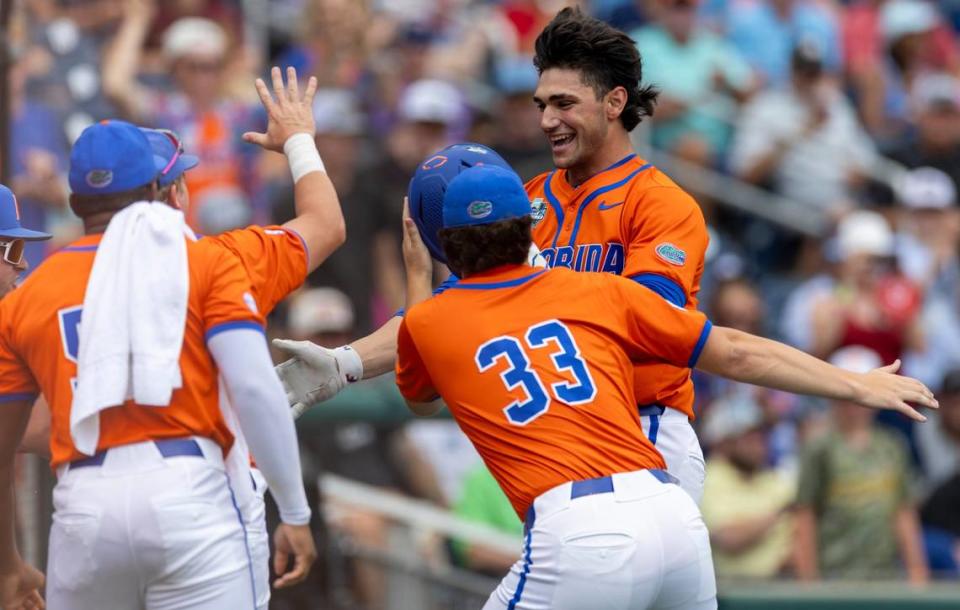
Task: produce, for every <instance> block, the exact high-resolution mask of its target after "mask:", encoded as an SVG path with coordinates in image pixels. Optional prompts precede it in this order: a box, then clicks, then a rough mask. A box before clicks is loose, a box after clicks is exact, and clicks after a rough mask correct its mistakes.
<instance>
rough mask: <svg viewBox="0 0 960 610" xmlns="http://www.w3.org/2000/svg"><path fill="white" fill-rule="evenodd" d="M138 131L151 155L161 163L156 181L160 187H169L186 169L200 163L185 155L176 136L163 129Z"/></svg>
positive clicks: (197, 159) (192, 156)
mask: <svg viewBox="0 0 960 610" xmlns="http://www.w3.org/2000/svg"><path fill="white" fill-rule="evenodd" d="M140 131H142V132H143V135H145V136H147V140H148V141H149V142H150V148H152V149H153V154H154V156H156V157H159V158H160V159H161V160H162V161H163V167H161V168H160V177H159V178H158V181H159V182H160V186H161V187H164V186H170V185H171V184H173V182H174V181H175V180H176V179H177V178H179V177H180V176H182V175H183V173H184V172H185V171H187V170H188V169H193V168H194V167H196V166H197V164H198V163H200V158H199V157H197V156H196V155H187V154H184V152H183V143H182V142H181V141H180V138H178V137H177V134H175V133H173V132H172V131H166V130H163V129H149V128H147V127H141V128H140Z"/></svg>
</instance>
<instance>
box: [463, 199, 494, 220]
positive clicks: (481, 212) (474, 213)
mask: <svg viewBox="0 0 960 610" xmlns="http://www.w3.org/2000/svg"><path fill="white" fill-rule="evenodd" d="M491 213H493V204H492V203H491V202H489V201H474V202H473V203H471V204H470V205H468V206H467V215H468V216H470V218H473V219H476V220H479V219H481V218H486V217H487V216H489V215H490V214H491Z"/></svg>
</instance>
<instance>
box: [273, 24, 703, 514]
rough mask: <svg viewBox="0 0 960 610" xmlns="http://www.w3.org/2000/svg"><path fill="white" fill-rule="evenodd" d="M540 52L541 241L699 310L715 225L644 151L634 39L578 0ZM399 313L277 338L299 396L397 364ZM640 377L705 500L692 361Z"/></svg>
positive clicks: (640, 368)
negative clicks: (544, 159)
mask: <svg viewBox="0 0 960 610" xmlns="http://www.w3.org/2000/svg"><path fill="white" fill-rule="evenodd" d="M536 51H537V52H536V57H535V60H534V63H535V64H536V67H537V69H538V71H539V72H540V81H539V85H538V88H537V90H536V92H535V96H534V100H535V102H536V103H537V105H538V106H539V107H540V109H541V112H542V114H541V128H542V129H543V131H544V133H545V134H546V135H547V137H548V138H549V140H550V144H551V147H552V151H553V159H554V164H555V165H556V167H557V169H555V170H554V171H552V172H549V173H545V174H542V175H540V176H538V177H536V178H534V179H533V180H531V181H530V182H529V183H528V184H527V186H526V188H527V193H528V195H529V198H530V200H531V206H532V212H531V213H532V218H533V238H534V243H535V245H536V246H538V247H539V249H540V251H541V255H542V256H543V258H544V259H545V260H546V263H547V265H548V266H551V267H567V268H570V269H573V270H574V271H596V272H605V273H613V274H615V275H622V276H625V277H629V278H631V279H632V280H633V281H635V282H637V283H639V284H641V285H643V286H646V287H647V288H649V289H651V290H653V291H654V292H656V293H658V294H660V295H661V296H662V297H663V298H664V299H665V300H667V301H668V302H670V303H672V304H674V305H677V306H679V307H685V308H687V309H690V310H694V309H696V304H697V292H698V291H699V289H700V276H701V275H702V272H703V262H704V254H705V252H706V248H707V243H708V236H707V230H706V224H705V222H704V219H703V214H702V213H701V211H700V208H699V206H698V205H697V204H696V202H695V201H694V200H693V198H691V197H690V196H689V195H688V194H687V193H685V192H684V191H683V190H682V189H680V188H679V187H678V186H677V185H676V184H674V183H673V181H671V180H670V179H669V178H668V177H667V176H666V175H664V174H663V173H662V172H660V171H659V170H658V169H656V168H655V167H652V166H651V165H650V164H649V163H646V162H645V161H643V160H642V159H640V158H639V157H637V156H636V154H634V152H633V149H632V146H631V143H630V131H632V130H633V128H634V127H636V125H637V124H638V123H639V122H640V120H641V118H642V117H643V116H647V115H650V114H652V112H653V105H654V102H655V99H656V92H655V91H653V90H652V89H651V88H650V87H646V88H642V87H641V86H640V82H641V63H640V56H639V53H638V52H637V49H636V46H635V45H634V43H633V41H632V40H631V39H630V38H629V37H628V36H627V35H626V34H624V33H623V32H620V31H618V30H616V29H613V28H611V27H610V26H608V25H607V24H605V23H603V22H601V21H599V20H596V19H593V18H591V17H588V16H586V15H583V14H582V13H581V12H580V11H579V10H577V9H564V10H562V11H560V12H559V13H558V14H557V16H556V17H555V18H554V20H553V21H552V22H551V23H550V24H549V25H548V26H547V27H546V28H545V29H544V31H543V32H542V33H541V34H540V36H539V38H538V39H537V45H536ZM438 169H439V170H440V171H442V168H438ZM423 218H439V215H438V214H436V213H435V211H434V213H432V214H424V215H423V216H422V217H419V216H418V217H416V219H417V220H418V221H419V222H420V227H421V229H423V232H424V235H425V237H424V239H425V240H426V241H427V242H430V241H431V240H433V239H435V237H434V236H435V235H436V231H437V229H438V228H439V227H438V226H437V225H436V224H435V223H432V224H431V223H429V222H425V221H424V220H423ZM399 324H400V321H399V318H395V319H393V320H391V321H389V322H387V324H385V325H384V327H382V328H381V329H379V330H377V331H375V332H374V333H373V334H371V335H369V336H368V337H364V338H362V339H360V340H358V341H356V342H354V343H353V344H352V345H351V346H345V347H341V348H337V349H335V350H324V349H323V348H320V347H318V346H313V345H310V344H304V343H290V342H281V343H278V344H277V345H278V346H279V347H282V348H284V349H286V350H287V351H288V352H289V353H291V354H292V355H293V356H294V358H293V359H291V361H288V364H283V365H281V366H280V367H279V368H278V372H279V373H280V375H281V378H282V379H283V380H284V383H285V386H286V387H287V390H288V394H289V395H290V397H291V404H296V403H299V404H303V405H310V404H312V403H314V402H317V401H319V400H323V399H325V398H328V397H329V396H331V395H333V394H335V393H336V392H337V391H339V389H341V388H342V387H344V386H345V385H346V384H347V383H349V382H350V381H354V380H357V379H361V378H365V377H373V376H376V375H379V374H382V373H384V372H387V371H389V370H390V368H391V367H392V363H393V361H394V350H393V349H392V348H393V347H394V345H395V337H396V332H397V328H398V327H399ZM635 388H636V392H637V396H636V405H637V409H638V411H639V412H640V415H641V421H642V422H643V427H644V431H645V433H646V434H647V437H648V439H649V440H650V441H651V442H652V443H654V444H655V445H656V447H657V448H658V449H659V450H660V452H661V453H662V454H663V455H664V458H665V459H666V462H667V469H668V470H669V471H670V472H671V474H673V475H674V476H676V477H677V478H678V479H679V480H680V484H681V486H683V488H684V489H685V490H686V491H687V492H688V493H690V495H691V497H693V498H694V499H695V500H697V501H699V499H700V497H701V495H702V492H703V479H704V462H703V454H702V452H701V449H700V443H699V441H698V440H697V437H696V434H695V432H694V431H693V427H692V426H691V425H690V420H691V419H692V418H693V417H694V413H693V384H692V382H691V380H690V371H689V369H684V368H677V367H674V366H671V365H670V364H669V363H661V362H658V363H639V364H637V366H636V383H635Z"/></svg>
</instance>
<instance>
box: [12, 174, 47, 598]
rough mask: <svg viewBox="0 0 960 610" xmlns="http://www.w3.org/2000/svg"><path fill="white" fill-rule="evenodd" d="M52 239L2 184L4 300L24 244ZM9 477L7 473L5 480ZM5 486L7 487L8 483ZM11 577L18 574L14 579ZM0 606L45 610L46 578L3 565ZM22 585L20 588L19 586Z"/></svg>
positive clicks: (22, 265) (22, 267)
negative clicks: (31, 224) (25, 220)
mask: <svg viewBox="0 0 960 610" xmlns="http://www.w3.org/2000/svg"><path fill="white" fill-rule="evenodd" d="M51 237H52V235H50V234H49V233H43V232H41V231H34V230H32V229H27V228H24V227H22V226H20V205H19V204H18V203H17V198H16V196H15V195H14V194H13V191H11V190H10V189H9V188H7V187H6V186H4V185H2V184H0V251H2V252H3V254H2V256H0V299H2V298H3V297H5V296H6V295H8V294H10V292H11V291H12V290H13V289H14V288H15V287H16V283H17V280H18V279H19V278H20V274H22V273H23V272H24V271H26V270H27V259H26V257H25V256H24V242H27V241H44V240H47V239H50V238H51ZM8 474H12V473H8V472H6V471H4V477H6V476H7V475H8ZM2 484H3V485H6V484H7V481H6V479H4V482H3V483H2ZM10 574H15V575H16V576H15V577H14V578H10V576H9V575H10ZM0 575H7V576H0V603H3V600H9V605H4V606H3V607H5V608H9V609H10V610H16V609H17V608H43V607H44V604H43V599H42V598H41V597H40V593H39V589H40V588H42V587H43V575H42V574H40V572H39V571H37V570H35V569H34V568H32V567H31V566H29V565H27V564H23V563H20V564H19V565H18V563H17V562H16V561H12V560H11V562H10V563H9V564H8V563H7V562H6V561H5V562H4V563H3V564H2V565H0ZM17 583H19V584H17Z"/></svg>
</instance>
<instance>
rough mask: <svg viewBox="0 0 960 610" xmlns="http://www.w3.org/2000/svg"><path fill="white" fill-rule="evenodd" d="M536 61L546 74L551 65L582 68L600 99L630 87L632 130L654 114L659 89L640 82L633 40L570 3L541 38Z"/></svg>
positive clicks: (627, 112) (626, 121)
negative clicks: (612, 91) (613, 91)
mask: <svg viewBox="0 0 960 610" xmlns="http://www.w3.org/2000/svg"><path fill="white" fill-rule="evenodd" d="M533 65H534V66H536V68H537V72H538V73H539V74H543V72H544V71H545V70H549V69H551V68H561V69H566V70H577V71H579V72H580V75H581V78H582V79H583V82H584V83H585V84H587V85H589V86H590V87H592V88H593V91H594V93H595V94H596V96H597V99H600V98H601V97H603V96H604V95H606V94H607V93H609V92H610V91H611V90H613V89H614V88H616V87H623V88H624V89H626V90H627V104H626V105H625V106H624V108H623V112H622V113H620V122H621V123H623V127H624V128H625V129H626V130H627V131H633V128H634V127H636V126H637V125H638V124H639V123H640V121H641V120H642V119H643V117H645V116H653V107H654V105H655V104H656V102H657V95H659V91H657V89H656V88H655V87H653V86H651V85H647V86H645V87H641V86H640V81H641V80H642V77H643V62H642V59H641V58H640V52H639V51H638V50H637V44H636V43H635V42H634V41H633V39H632V38H630V37H629V36H627V35H626V34H624V33H623V32H621V31H620V30H618V29H616V28H614V27H611V26H610V25H608V24H606V23H604V22H603V21H600V20H599V19H595V18H593V17H590V16H589V15H584V14H583V13H582V12H581V11H580V9H579V8H571V7H567V8H565V9H563V10H561V11H560V12H559V13H557V15H556V16H555V17H554V18H553V21H551V22H550V23H549V24H548V25H547V27H545V28H544V29H543V31H542V32H540V35H539V36H537V42H536V55H535V56H534V58H533Z"/></svg>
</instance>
